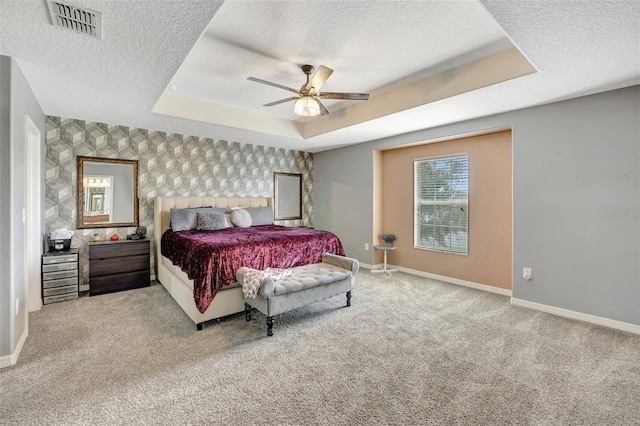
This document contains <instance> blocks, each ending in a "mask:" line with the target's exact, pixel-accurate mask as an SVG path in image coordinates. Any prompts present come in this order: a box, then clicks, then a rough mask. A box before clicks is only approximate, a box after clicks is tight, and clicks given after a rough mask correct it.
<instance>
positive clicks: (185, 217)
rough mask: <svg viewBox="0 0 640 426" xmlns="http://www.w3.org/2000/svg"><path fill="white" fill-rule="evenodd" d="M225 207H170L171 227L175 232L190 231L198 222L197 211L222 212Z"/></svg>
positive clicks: (224, 210)
mask: <svg viewBox="0 0 640 426" xmlns="http://www.w3.org/2000/svg"><path fill="white" fill-rule="evenodd" d="M226 211H227V209H225V208H212V207H202V208H195V209H188V208H187V209H180V208H173V209H171V229H173V230H174V231H175V232H179V231H190V230H192V229H196V227H197V225H198V222H197V218H196V215H197V214H198V213H224V212H226Z"/></svg>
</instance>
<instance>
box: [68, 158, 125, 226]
mask: <svg viewBox="0 0 640 426" xmlns="http://www.w3.org/2000/svg"><path fill="white" fill-rule="evenodd" d="M77 198H78V210H77V211H78V228H79V229H81V228H117V227H124V226H138V161H137V160H119V159H112V158H96V157H81V156H78V197H77Z"/></svg>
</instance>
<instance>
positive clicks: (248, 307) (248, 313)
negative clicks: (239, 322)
mask: <svg viewBox="0 0 640 426" xmlns="http://www.w3.org/2000/svg"><path fill="white" fill-rule="evenodd" d="M244 316H245V318H246V320H247V321H251V305H249V304H248V303H245V304H244Z"/></svg>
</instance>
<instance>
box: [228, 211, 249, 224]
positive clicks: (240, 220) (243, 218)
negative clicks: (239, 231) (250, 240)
mask: <svg viewBox="0 0 640 426" xmlns="http://www.w3.org/2000/svg"><path fill="white" fill-rule="evenodd" d="M231 223H233V224H234V225H235V226H237V227H238V228H248V227H250V226H251V215H250V214H249V212H248V211H246V210H245V209H237V210H234V211H232V212H231Z"/></svg>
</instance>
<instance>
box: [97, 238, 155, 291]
mask: <svg viewBox="0 0 640 426" xmlns="http://www.w3.org/2000/svg"><path fill="white" fill-rule="evenodd" d="M150 255H151V253H150V251H149V240H120V241H98V242H94V243H89V295H90V296H96V295H98V294H104V293H112V292H114V291H122V290H130V289H132V288H140V287H148V286H149V284H150V283H151V270H150V266H149V263H150Z"/></svg>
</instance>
